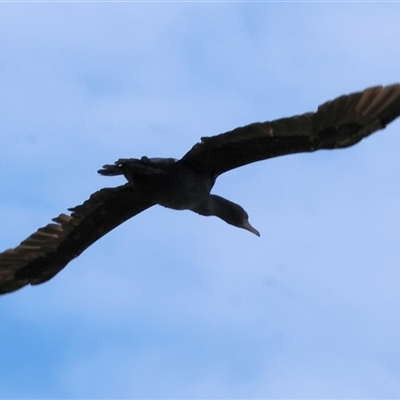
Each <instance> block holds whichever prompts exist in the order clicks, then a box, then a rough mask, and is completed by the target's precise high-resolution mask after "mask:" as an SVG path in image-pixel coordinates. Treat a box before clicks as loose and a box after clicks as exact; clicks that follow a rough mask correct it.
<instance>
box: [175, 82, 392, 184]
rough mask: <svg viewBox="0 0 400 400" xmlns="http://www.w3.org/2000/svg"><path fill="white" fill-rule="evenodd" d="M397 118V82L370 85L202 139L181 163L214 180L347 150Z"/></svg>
mask: <svg viewBox="0 0 400 400" xmlns="http://www.w3.org/2000/svg"><path fill="white" fill-rule="evenodd" d="M399 115H400V84H394V85H390V86H386V87H382V86H376V87H371V88H368V89H366V90H364V91H363V92H358V93H352V94H349V95H344V96H341V97H338V98H337V99H335V100H333V101H328V102H327V103H324V104H322V105H321V106H319V107H318V111H317V112H315V113H312V112H309V113H306V114H303V115H297V116H294V117H290V118H282V119H277V120H275V121H270V122H263V123H254V124H250V125H247V126H244V127H241V128H237V129H234V130H233V131H230V132H227V133H223V134H220V135H217V136H213V137H204V138H201V142H200V143H198V144H196V145H195V146H194V147H193V148H192V149H191V150H190V151H189V152H188V153H186V154H185V156H184V157H183V158H182V161H183V162H185V163H187V164H188V165H190V166H191V167H192V168H193V169H195V170H197V171H199V172H206V173H210V174H213V175H214V176H215V177H217V176H218V175H220V174H222V173H224V172H226V171H229V170H231V169H234V168H237V167H240V166H242V165H245V164H249V163H252V162H255V161H260V160H266V159H268V158H272V157H277V156H282V155H286V154H293V153H300V152H311V151H315V150H319V149H336V148H342V147H348V146H351V145H353V144H355V143H357V142H359V141H360V140H361V139H363V138H364V137H366V136H368V135H370V134H371V133H373V132H375V131H377V130H379V129H383V128H385V126H386V125H387V124H388V123H389V122H391V121H393V120H394V119H395V118H397V117H398V116H399Z"/></svg>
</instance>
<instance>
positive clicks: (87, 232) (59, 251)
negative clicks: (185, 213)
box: [0, 84, 400, 294]
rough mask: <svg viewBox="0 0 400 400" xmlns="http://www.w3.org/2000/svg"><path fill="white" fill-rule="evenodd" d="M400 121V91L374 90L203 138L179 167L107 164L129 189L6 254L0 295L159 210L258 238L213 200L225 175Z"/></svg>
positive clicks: (243, 219) (231, 209) (99, 196)
mask: <svg viewBox="0 0 400 400" xmlns="http://www.w3.org/2000/svg"><path fill="white" fill-rule="evenodd" d="M399 115H400V84H393V85H390V86H385V87H382V86H376V87H371V88H368V89H366V90H364V91H362V92H357V93H352V94H349V95H344V96H341V97H338V98H336V99H335V100H333V101H328V102H326V103H324V104H322V105H321V106H319V107H318V110H317V111H316V112H308V113H306V114H302V115H296V116H293V117H290V118H282V119H277V120H274V121H269V122H261V123H260V122H259V123H253V124H250V125H247V126H244V127H240V128H236V129H234V130H232V131H229V132H226V133H223V134H220V135H216V136H212V137H203V138H201V141H200V142H199V143H197V144H195V145H194V146H193V147H192V149H190V150H189V151H188V152H187V153H186V154H185V155H184V156H183V157H182V158H181V159H180V160H176V159H173V158H148V157H142V158H141V159H136V158H127V159H120V160H118V161H116V162H115V163H114V164H112V165H104V167H103V168H102V169H100V170H99V171H98V172H99V173H100V174H101V175H105V176H115V175H124V176H125V178H126V179H127V183H126V184H124V185H121V186H118V187H114V188H105V189H101V190H99V191H98V192H95V193H94V194H92V195H91V196H90V198H89V199H88V200H86V201H85V202H84V203H83V204H81V205H79V206H77V207H74V208H71V209H70V211H71V213H70V215H67V214H60V215H59V216H58V217H56V218H54V219H53V222H54V223H50V224H48V225H46V226H45V227H43V228H40V229H38V230H37V231H36V232H35V233H33V234H32V235H31V236H29V237H28V238H27V239H26V240H24V241H23V242H22V243H21V244H20V245H19V246H17V247H16V248H14V249H9V250H6V251H4V252H3V253H0V294H4V293H9V292H13V291H15V290H17V289H20V288H22V287H23V286H25V285H28V284H31V285H37V284H40V283H43V282H46V281H48V280H49V279H51V278H53V277H54V276H55V275H56V274H57V273H58V272H60V271H61V270H62V269H63V268H64V267H65V266H66V265H67V264H68V263H69V262H70V261H71V260H73V259H74V258H75V257H77V256H79V254H81V253H82V252H83V251H84V250H85V249H86V248H88V247H89V246H90V245H91V244H93V243H94V242H95V241H96V240H98V239H99V238H101V237H102V236H103V235H105V234H106V233H108V232H110V231H111V230H112V229H114V228H115V227H117V226H118V225H120V224H121V223H122V222H124V221H126V220H128V219H129V218H132V217H133V216H135V215H137V214H139V213H140V212H142V211H144V210H146V209H147V208H149V207H152V206H154V205H156V204H159V205H162V206H164V207H168V208H172V209H175V210H192V211H194V212H196V213H198V214H200V215H205V216H210V215H214V216H217V217H219V218H221V219H222V220H224V221H225V222H227V223H228V224H230V225H233V226H236V227H239V228H243V229H246V230H248V231H250V232H252V233H254V234H255V235H257V236H259V235H260V234H259V232H258V231H257V230H256V229H255V228H253V227H252V226H251V225H250V223H249V221H248V215H247V213H246V211H245V210H244V209H243V208H242V207H241V206H239V205H238V204H235V203H233V202H231V201H229V200H226V199H224V198H223V197H220V196H217V195H214V194H210V192H211V189H212V187H213V186H214V184H215V181H216V179H217V178H218V176H219V175H221V174H223V173H224V172H227V171H230V170H232V169H234V168H238V167H241V166H243V165H246V164H249V163H253V162H256V161H260V160H266V159H268V158H272V157H278V156H282V155H287V154H293V153H300V152H312V151H316V150H320V149H338V148H344V147H349V146H352V145H353V144H355V143H358V142H359V141H360V140H361V139H363V138H365V137H367V136H368V135H370V134H371V133H373V132H375V131H377V130H379V129H383V128H385V126H386V125H387V124H388V123H390V122H392V121H393V120H394V119H395V118H397V117H398V116H399Z"/></svg>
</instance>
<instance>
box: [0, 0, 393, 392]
mask: <svg viewBox="0 0 400 400" xmlns="http://www.w3.org/2000/svg"><path fill="white" fill-rule="evenodd" d="M399 21H400V4H399V3H378V2H377V3H246V2H242V3H226V2H225V3H217V2H212V3H183V2H182V3H110V2H108V3H0V171H1V172H0V187H1V191H0V226H1V227H2V229H1V231H0V246H1V249H6V248H9V247H14V246H16V245H17V244H18V243H19V242H21V241H22V240H23V239H25V238H26V237H27V236H28V235H29V234H31V233H32V232H33V231H35V230H36V229H37V228H38V227H40V226H44V225H45V224H47V223H48V222H50V220H51V218H52V217H55V216H57V215H58V214H59V213H61V212H65V211H66V210H67V208H68V207H72V206H75V205H77V204H80V203H82V202H83V201H84V200H85V199H87V198H88V197H89V195H90V194H91V193H92V192H94V191H96V190H98V189H100V188H102V187H105V186H115V185H119V184H121V183H122V182H123V180H122V179H121V178H105V177H101V176H99V175H98V174H97V173H96V171H97V169H99V168H100V167H101V166H102V165H103V164H105V163H111V162H113V161H115V160H116V159H118V158H120V157H141V156H142V155H147V156H149V157H157V156H161V157H163V156H165V157H175V158H179V157H181V156H182V155H183V154H184V153H185V152H186V151H187V150H189V149H190V148H191V146H192V145H194V144H195V143H196V142H197V141H198V140H199V138H200V137H201V136H211V135H215V134H219V133H222V132H225V131H228V130H231V129H233V128H235V127H237V126H240V125H246V124H248V123H251V122H256V121H266V120H271V119H275V118H280V117H285V116H291V115H294V114H299V113H303V112H306V111H314V110H316V108H317V106H318V105H319V104H321V103H323V102H325V101H327V100H331V99H333V98H335V97H337V96H339V95H341V94H344V93H350V92H354V91H358V90H362V89H365V88H366V87H368V86H373V85H377V84H390V83H394V82H398V81H400V23H399ZM399 151H400V120H398V121H395V122H394V123H392V125H391V126H390V127H389V128H388V129H386V130H385V131H380V132H378V133H376V134H375V135H373V136H372V137H370V138H369V139H366V140H364V141H363V142H362V143H360V144H358V145H357V146H355V147H352V148H350V149H346V150H337V151H331V152H328V151H322V152H319V153H314V154H302V155H295V156H287V157H281V158H277V159H273V160H269V161H264V162H259V163H256V164H253V165H250V166H247V167H243V168H240V169H238V170H235V171H231V172H230V173H227V174H225V175H223V176H222V177H220V179H219V180H218V182H217V184H216V186H215V187H214V193H216V194H219V195H222V196H224V197H227V198H228V199H230V200H232V201H234V202H237V203H239V204H241V205H242V206H243V207H244V208H245V209H246V210H247V211H248V213H249V215H250V221H251V223H252V224H253V225H254V226H255V227H256V228H257V229H258V230H260V232H261V238H258V237H256V236H254V235H252V234H250V233H249V232H246V231H244V230H241V229H237V228H234V227H232V226H229V225H227V224H225V223H224V222H222V221H220V220H219V219H217V218H212V217H210V218H205V217H200V216H198V215H196V214H194V213H191V212H189V211H182V212H177V211H172V210H167V209H164V208H161V207H154V208H152V209H150V210H148V211H146V212H144V213H142V214H140V215H139V216H137V217H135V218H133V219H132V220H130V221H129V222H127V223H125V224H124V225H123V226H121V227H119V228H118V229H116V230H115V231H113V232H112V233H111V234H109V235H107V236H106V237H105V238H103V239H102V240H100V241H99V242H97V243H96V244H95V245H93V246H92V247H91V248H90V249H88V250H87V251H86V252H85V253H84V254H83V255H82V256H80V257H79V258H78V259H77V260H75V261H73V262H71V264H69V265H68V267H67V268H66V269H65V270H63V271H62V272H61V273H60V274H59V275H57V276H56V277H55V278H54V279H53V280H51V281H49V282H48V283H46V284H43V285H40V286H37V287H28V288H24V289H22V290H20V291H19V292H16V293H13V294H10V295H7V296H3V297H0V316H1V322H0V397H2V398H19V397H29V398H129V397H138V398H165V397H168V398H176V397H179V398H188V397H190V398H285V397H291V398H333V397H334V398H361V397H362V398H396V397H397V398H399V397H400V292H399V287H400V246H399V239H400V223H399V222H400V207H399V203H400V181H399V176H400V158H399Z"/></svg>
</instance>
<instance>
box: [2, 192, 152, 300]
mask: <svg viewBox="0 0 400 400" xmlns="http://www.w3.org/2000/svg"><path fill="white" fill-rule="evenodd" d="M152 205H154V204H153V203H152V202H149V201H148V200H147V199H145V198H144V197H142V196H141V195H140V194H139V193H138V192H137V190H136V189H135V188H134V187H133V185H131V184H125V185H123V186H119V187H116V188H110V189H102V190H99V191H98V192H96V193H94V194H92V195H91V196H90V198H89V199H88V200H87V201H85V202H84V203H83V204H82V205H79V206H77V207H75V208H72V209H70V210H71V211H72V213H71V214H70V215H66V214H61V215H59V216H58V217H57V218H54V219H53V221H54V222H55V223H52V224H48V225H46V226H45V227H44V228H40V229H38V230H37V231H36V232H35V233H34V234H32V235H31V236H29V237H28V238H27V239H26V240H24V241H23V242H22V243H21V244H20V245H19V246H18V247H16V248H15V249H9V250H6V251H5V252H3V253H0V294H4V293H8V292H12V291H14V290H17V289H19V288H21V287H23V286H25V285H27V284H32V285H36V284H39V283H42V282H45V281H47V280H49V279H51V278H52V277H53V276H54V275H56V274H57V273H58V272H59V271H61V269H63V268H64V267H65V266H66V265H67V264H68V263H69V262H70V261H71V260H72V259H74V258H75V257H77V256H78V255H79V254H80V253H82V252H83V251H84V250H85V249H86V248H88V247H89V246H90V245H91V244H93V243H94V242H95V241H96V240H98V239H99V238H101V237H102V236H103V235H105V234H106V233H107V232H109V231H111V230H112V229H114V228H115V227H117V226H118V225H120V224H121V223H122V222H124V221H126V220H127V219H129V218H131V217H133V216H134V215H136V214H139V213H140V212H142V211H144V210H145V209H147V208H149V207H151V206H152Z"/></svg>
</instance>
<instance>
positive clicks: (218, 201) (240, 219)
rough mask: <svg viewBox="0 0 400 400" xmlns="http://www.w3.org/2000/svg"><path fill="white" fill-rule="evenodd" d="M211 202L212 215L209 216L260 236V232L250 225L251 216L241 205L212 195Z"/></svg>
mask: <svg viewBox="0 0 400 400" xmlns="http://www.w3.org/2000/svg"><path fill="white" fill-rule="evenodd" d="M210 200H211V203H212V206H211V209H212V213H210V214H209V215H215V216H217V217H219V218H221V219H222V220H224V221H225V222H227V223H228V224H230V225H233V226H237V227H238V228H243V229H246V230H247V231H249V232H251V233H254V234H255V235H257V236H260V232H258V230H257V229H255V228H254V227H252V226H251V225H250V222H249V215H248V214H247V212H246V210H244V208H243V207H241V206H239V204H236V203H233V202H232V201H229V200H226V199H224V198H223V197H220V196H216V195H210Z"/></svg>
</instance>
